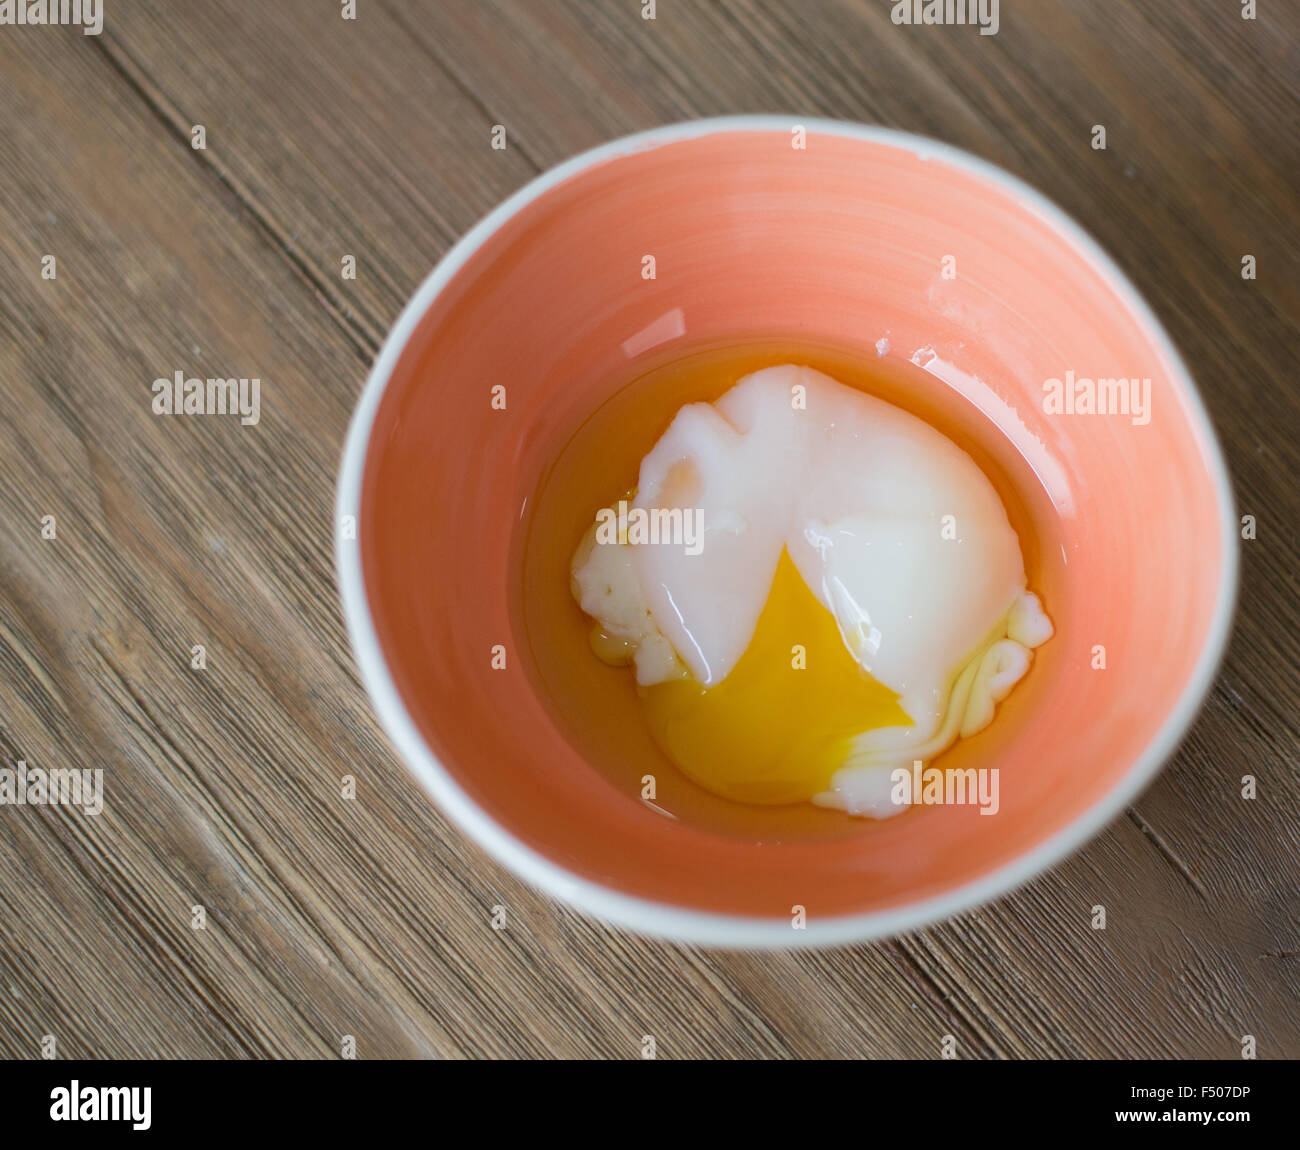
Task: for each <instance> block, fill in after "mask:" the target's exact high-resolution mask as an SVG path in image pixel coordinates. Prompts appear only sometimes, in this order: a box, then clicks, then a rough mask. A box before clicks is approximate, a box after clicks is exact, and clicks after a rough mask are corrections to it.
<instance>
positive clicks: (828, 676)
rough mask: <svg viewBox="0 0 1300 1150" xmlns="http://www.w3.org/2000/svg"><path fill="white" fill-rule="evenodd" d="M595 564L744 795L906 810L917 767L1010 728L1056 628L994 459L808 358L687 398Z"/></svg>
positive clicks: (602, 618) (687, 752)
mask: <svg viewBox="0 0 1300 1150" xmlns="http://www.w3.org/2000/svg"><path fill="white" fill-rule="evenodd" d="M572 575H573V591H574V595H575V597H576V598H577V600H578V602H579V604H580V606H581V607H582V609H583V611H585V612H586V613H587V614H588V615H589V616H591V617H592V618H593V619H594V620H595V626H594V627H593V632H592V645H593V648H594V650H595V651H596V654H597V655H599V656H600V657H602V658H604V659H605V660H606V661H608V662H613V663H620V662H630V663H632V664H634V665H635V671H636V680H637V684H638V690H639V691H640V693H641V696H642V700H643V703H644V710H645V715H646V719H647V721H648V723H649V726H650V729H651V731H652V733H653V734H654V737H655V739H656V741H657V742H658V743H659V745H660V746H661V747H662V748H663V750H664V752H665V753H666V754H667V755H668V756H669V757H670V758H671V759H672V760H673V761H674V762H675V763H676V764H677V766H679V767H680V768H681V769H682V771H684V772H685V773H686V774H687V775H688V776H689V777H691V778H692V779H694V780H695V781H696V782H697V783H699V784H700V785H702V786H704V787H706V788H708V789H709V790H711V791H714V792H716V793H718V794H720V795H723V796H725V797H728V798H732V799H736V800H739V801H744V802H755V803H790V802H804V801H812V802H816V803H819V804H821V805H824V806H831V807H838V808H840V809H843V810H846V811H848V812H850V813H852V814H862V815H871V816H874V817H886V816H888V815H891V814H894V813H897V811H898V809H900V808H899V807H897V806H896V805H895V803H894V801H893V800H892V798H891V794H890V791H891V783H890V780H891V776H892V774H893V771H894V770H896V769H898V768H900V767H910V766H911V764H912V763H913V762H914V761H916V760H921V761H925V760H928V759H930V758H932V757H934V756H935V755H937V754H939V753H941V752H942V751H943V750H945V749H946V748H947V747H948V746H949V745H951V743H952V742H953V741H954V740H955V739H957V738H958V737H962V736H966V735H970V734H973V733H974V732H975V731H977V730H980V729H981V728H982V727H983V726H985V725H987V724H988V723H989V722H990V721H991V720H992V717H993V710H994V706H995V704H996V703H997V702H998V701H1000V700H1001V699H1002V698H1004V697H1005V696H1006V694H1007V692H1008V691H1010V690H1011V688H1012V686H1014V684H1015V683H1016V682H1017V681H1018V680H1019V679H1020V678H1021V677H1022V676H1023V675H1024V674H1025V672H1026V670H1027V669H1028V666H1029V661H1030V655H1029V651H1030V648H1032V647H1034V646H1037V645H1038V644H1040V643H1042V642H1044V641H1045V640H1046V639H1047V638H1048V637H1050V635H1051V633H1052V627H1051V623H1050V622H1049V621H1048V620H1047V617H1046V616H1045V615H1044V613H1043V611H1042V609H1041V607H1040V605H1039V603H1038V600H1037V598H1036V597H1035V596H1034V595H1032V594H1031V593H1029V592H1028V591H1027V590H1026V588H1025V571H1024V562H1023V559H1022V556H1021V552H1020V545H1019V541H1018V539H1017V537H1016V534H1015V532H1014V531H1013V530H1012V528H1011V525H1010V523H1009V522H1008V520H1007V515H1006V511H1005V509H1004V508H1003V506H1002V503H1001V500H1000V499H999V497H998V495H997V492H996V491H995V490H994V488H993V485H992V484H991V483H990V482H989V480H988V479H987V477H986V476H985V475H984V473H983V472H982V471H981V470H980V469H979V467H978V466H977V465H976V464H975V462H974V461H973V460H972V459H971V458H970V456H969V455H967V454H966V453H965V452H964V451H962V450H961V448H959V447H958V446H957V445H956V444H955V443H953V442H952V441H951V440H949V439H947V438H946V437H945V436H943V435H942V434H940V433H939V432H938V431H937V430H935V429H934V428H933V427H931V426H930V425H929V424H927V423H925V422H923V421H922V420H919V419H917V418H916V417H914V416H912V415H909V414H907V413H906V412H904V411H901V410H900V409H898V408H896V407H893V406H892V405H890V404H887V403H885V402H883V401H881V400H879V399H876V398H874V397H872V396H869V395H867V394H865V393H863V392H860V391H857V390H855V389H853V388H849V387H845V386H844V385H842V384H840V383H837V382H836V381H835V380H833V379H831V378H829V377H828V376H825V375H823V374H821V373H820V372H816V371H813V370H812V369H810V368H807V367H798V366H793V365H792V366H782V367H772V368H766V369H764V370H762V371H759V372H755V373H754V374H753V375H750V376H747V377H746V378H744V379H742V380H741V381H740V382H739V383H737V384H736V386H735V387H733V388H732V389H731V390H730V391H728V392H727V393H726V394H725V395H723V396H722V397H721V398H720V399H719V400H718V401H717V402H716V403H714V404H708V403H696V404H688V405H687V406H685V407H683V408H682V409H681V410H680V411H679V412H678V413H677V415H676V417H675V418H674V419H673V421H672V423H671V425H670V426H669V428H668V430H667V431H666V432H665V433H664V435H663V436H662V437H661V438H660V439H659V441H658V442H657V443H656V444H655V446H654V448H653V449H652V450H651V451H650V453H649V454H648V455H647V456H646V457H645V459H644V460H642V462H641V468H640V476H639V481H638V484H637V488H636V493H635V497H634V498H632V499H631V500H630V501H627V500H624V501H622V502H621V504H620V505H619V507H618V509H617V510H615V509H614V508H603V509H602V510H601V512H600V514H599V515H598V516H597V521H596V523H594V524H593V525H592V527H591V529H590V530H589V531H588V532H587V534H586V536H585V537H584V539H583V540H582V542H581V543H580V545H579V547H578V550H577V553H576V554H575V556H574V559H573V567H572Z"/></svg>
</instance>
